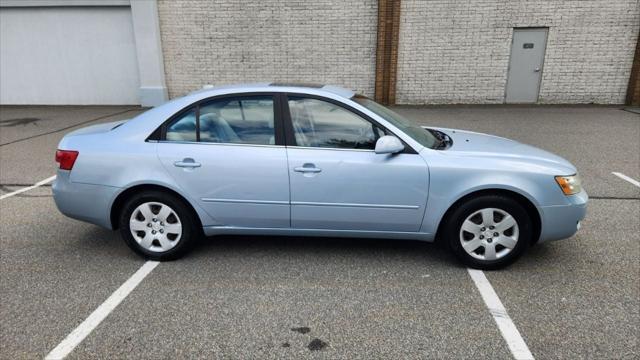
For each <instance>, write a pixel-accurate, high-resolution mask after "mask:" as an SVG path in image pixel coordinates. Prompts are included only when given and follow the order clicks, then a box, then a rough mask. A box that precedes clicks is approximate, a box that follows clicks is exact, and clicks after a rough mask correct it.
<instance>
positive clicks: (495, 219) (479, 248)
mask: <svg viewBox="0 0 640 360" xmlns="http://www.w3.org/2000/svg"><path fill="white" fill-rule="evenodd" d="M519 234H520V233H519V229H518V223H517V222H516V219H515V218H514V217H513V216H511V215H510V214H509V213H508V212H506V211H504V210H501V209H495V208H486V209H481V210H478V211H476V212H474V213H473V214H471V215H469V216H468V217H467V218H466V219H465V221H464V222H463V223H462V226H461V227H460V243H461V244H462V248H463V249H464V250H465V251H466V252H467V254H469V255H471V256H472V257H474V258H476V259H479V260H496V259H500V258H502V257H504V256H505V255H507V254H508V253H510V252H511V251H512V250H513V249H514V248H515V247H516V244H517V243H518V236H519Z"/></svg>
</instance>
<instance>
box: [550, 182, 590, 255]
mask: <svg viewBox="0 0 640 360" xmlns="http://www.w3.org/2000/svg"><path fill="white" fill-rule="evenodd" d="M567 199H568V200H569V204H568V205H557V206H542V207H539V208H538V210H539V212H540V214H541V217H542V218H541V223H542V229H541V232H540V239H539V240H538V242H539V243H542V242H545V241H551V240H560V239H566V238H569V237H571V236H573V235H574V234H575V233H576V232H577V231H578V229H579V228H580V222H581V221H582V220H583V219H584V218H585V216H586V215H587V203H588V202H589V195H587V192H586V191H584V190H583V191H581V192H580V193H578V194H576V195H571V196H567Z"/></svg>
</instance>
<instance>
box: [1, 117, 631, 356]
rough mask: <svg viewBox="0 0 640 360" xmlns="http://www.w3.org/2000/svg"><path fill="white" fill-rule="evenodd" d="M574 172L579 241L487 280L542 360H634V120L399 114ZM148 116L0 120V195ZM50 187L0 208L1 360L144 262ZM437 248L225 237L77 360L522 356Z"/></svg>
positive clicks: (137, 298) (127, 311)
mask: <svg viewBox="0 0 640 360" xmlns="http://www.w3.org/2000/svg"><path fill="white" fill-rule="evenodd" d="M396 110H397V111H398V112H400V113H403V114H405V115H406V116H408V117H411V118H413V119H415V120H416V121H418V122H420V123H421V124H423V125H432V126H441V127H451V128H462V129H467V130H472V131H480V132H487V133H492V134H496V135H500V136H506V137H510V138H513V139H516V140H519V141H523V142H526V143H528V144H531V145H535V146H538V147H541V148H543V149H546V150H549V151H552V152H555V153H557V154H559V155H561V156H563V157H566V158H567V159H569V160H570V161H571V162H573V163H574V164H575V165H576V166H577V167H578V169H579V171H580V173H581V175H582V178H583V181H584V186H585V188H586V189H587V191H588V192H589V194H590V196H591V197H592V199H591V202H590V204H589V213H588V217H587V219H586V220H585V221H584V223H583V226H582V229H581V230H580V231H579V232H578V234H577V235H575V236H574V237H572V238H570V239H567V240H562V241H557V242H551V243H547V244H542V245H538V246H535V247H533V248H531V249H530V250H529V252H528V253H527V254H525V256H524V257H522V258H521V259H520V260H519V261H518V262H516V263H515V264H514V265H512V266H510V267H509V268H507V269H504V270H500V271H492V272H485V275H486V277H487V278H488V280H489V281H490V283H491V285H492V287H493V289H494V290H495V293H496V294H497V296H498V297H499V298H500V300H501V302H502V304H503V305H504V308H505V309H506V311H507V312H508V315H509V316H510V318H511V319H512V321H513V324H514V325H515V327H516V328H517V330H518V331H519V333H520V335H521V337H522V339H523V340H524V342H525V343H526V345H527V346H528V348H529V350H530V351H531V353H532V354H533V355H534V356H535V357H536V358H538V359H550V358H553V359H556V358H563V359H577V358H584V359H610V358H629V359H632V358H638V357H640V344H639V336H640V335H639V334H640V261H639V258H640V187H637V186H635V185H633V184H632V183H630V182H628V181H625V180H623V179H620V178H619V177H616V176H614V175H613V174H612V172H619V173H622V174H625V175H627V176H629V177H631V178H633V179H636V180H640V116H639V115H638V114H634V113H631V112H627V111H623V110H621V107H603V106H455V107H453V106H439V107H396ZM142 111H144V109H140V108H137V107H122V106H120V107H107V106H95V107H93V106H92V107H71V106H69V107H22V106H11V107H7V106H3V107H0V195H6V194H10V193H11V192H12V191H15V190H18V189H21V188H24V187H25V186H29V185H32V184H34V183H36V182H38V181H40V180H43V179H46V178H48V177H50V176H52V175H54V174H55V168H56V164H55V163H54V162H53V154H54V152H55V149H56V145H57V143H58V141H59V140H60V138H61V137H62V136H63V135H64V133H65V132H67V131H71V130H73V129H75V128H77V126H84V125H88V124H93V123H99V122H107V121H115V120H120V119H126V118H130V117H133V116H135V115H136V114H138V113H140V112H142ZM144 263H145V262H144V260H143V259H140V258H139V257H137V256H136V255H134V254H133V253H132V252H131V251H130V250H129V249H128V248H127V247H126V246H125V245H124V243H123V242H122V241H121V240H120V238H119V236H118V234H117V233H113V232H111V231H107V230H103V229H100V228H98V227H95V226H93V225H88V224H84V223H81V222H78V221H75V220H71V219H68V218H66V217H64V216H63V215H61V214H60V213H59V212H58V211H57V209H56V207H55V204H54V203H53V199H52V198H51V189H50V187H49V186H47V185H45V186H40V187H37V188H35V189H32V190H30V191H26V192H24V193H21V194H17V195H15V196H10V197H7V198H4V199H2V200H0V297H1V298H0V319H1V321H0V359H31V358H39V359H41V358H43V357H44V356H45V355H47V354H48V353H49V352H50V351H51V350H52V349H54V348H55V347H56V346H57V345H58V344H60V343H61V342H62V341H63V340H64V339H65V338H66V337H67V336H68V335H69V334H70V333H71V332H72V331H73V330H74V329H75V328H76V327H77V326H78V325H80V324H81V323H82V322H83V321H84V320H85V319H87V317H89V316H90V314H92V312H93V311H94V310H95V309H97V308H99V307H100V306H101V304H103V303H104V302H105V300H107V299H108V298H109V297H110V296H111V295H112V294H113V293H114V291H116V289H118V288H119V287H120V286H121V285H122V284H123V283H125V282H126V281H127V280H128V279H129V278H130V277H131V276H132V275H133V274H134V273H136V271H138V269H139V268H140V267H141V266H142V265H143V264H144ZM492 315H493V314H492V313H491V312H490V311H489V309H488V308H487V305H486V304H485V302H484V301H483V298H482V296H481V294H480V293H479V291H478V289H477V288H476V286H475V284H474V282H473V281H472V279H471V278H470V276H469V273H468V272H467V269H466V268H464V267H462V266H460V265H459V264H458V263H457V262H456V261H455V259H453V258H452V257H451V255H449V254H448V253H447V252H446V251H444V250H442V249H440V248H439V247H438V246H436V245H433V244H427V243H421V242H413V241H393V240H371V239H324V238H297V237H291V238H284V237H244V236H235V237H231V236H228V237H217V238H209V239H206V241H203V242H202V243H201V244H199V246H198V247H197V248H196V249H195V251H194V252H193V253H191V254H190V255H189V256H187V257H186V258H184V259H181V260H179V261H174V262H169V263H161V264H159V265H158V266H157V267H156V268H155V269H153V271H152V272H151V273H149V274H148V275H147V277H146V278H144V279H143V280H142V281H141V282H140V284H139V285H138V286H137V287H136V288H135V289H133V290H132V291H131V292H130V293H129V294H128V296H126V297H124V299H123V300H122V302H121V303H120V304H119V305H118V306H117V307H115V309H113V311H111V312H110V313H109V314H108V316H106V318H105V319H104V320H103V321H102V322H101V323H99V325H98V326H97V327H96V328H95V330H93V331H92V332H91V333H90V334H89V335H88V336H87V337H86V338H84V340H83V341H81V342H80V343H79V345H78V346H77V347H76V348H75V349H74V350H73V351H72V352H71V353H70V354H69V358H78V359H80V358H82V359H84V358H113V359H116V358H117V359H121V358H122V359H124V358H167V359H168V358H172V359H173V358H296V359H297V358H314V359H315V358H318V359H325V358H331V359H335V358H341V359H351V358H362V359H365V358H366V359H369V358H437V359H444V358H450V359H461V358H469V359H470V358H474V359H476V358H492V359H503V358H504V359H509V358H512V357H513V356H512V353H511V352H510V349H509V347H508V345H507V343H506V341H505V339H504V338H503V335H502V334H501V332H500V330H499V329H498V327H497V325H496V322H495V321H494V318H493V316H492Z"/></svg>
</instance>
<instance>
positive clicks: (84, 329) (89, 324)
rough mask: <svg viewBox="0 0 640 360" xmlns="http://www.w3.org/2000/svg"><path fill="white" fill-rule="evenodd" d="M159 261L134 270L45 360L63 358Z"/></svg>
mask: <svg viewBox="0 0 640 360" xmlns="http://www.w3.org/2000/svg"><path fill="white" fill-rule="evenodd" d="M158 264H159V262H157V261H147V262H145V263H144V265H142V266H141V267H140V269H138V271H136V272H135V274H133V275H131V277H130V278H129V279H128V280H127V281H125V282H124V284H122V286H120V287H119V288H118V290H116V291H114V292H113V294H111V296H109V298H108V299H107V300H105V302H103V303H102V304H100V306H98V308H97V309H95V310H94V311H93V312H92V313H91V315H89V317H88V318H86V319H85V320H84V321H83V322H82V323H81V324H80V325H78V327H77V328H75V330H73V331H72V332H71V333H70V334H69V335H68V336H67V337H66V338H65V339H64V340H62V342H61V343H60V344H58V346H56V347H55V349H53V350H51V352H50V353H49V354H48V355H47V356H46V357H45V360H50V359H51V360H53V359H56V360H58V359H64V358H65V357H66V356H67V355H69V353H71V352H72V351H73V349H75V348H76V346H78V344H80V343H81V342H82V340H84V339H85V338H86V337H87V336H88V335H89V334H91V332H92V331H93V329H95V328H96V327H97V326H98V325H100V323H101V322H102V320H104V319H105V318H106V317H107V316H108V315H109V314H110V313H111V312H112V311H113V309H115V308H116V306H118V304H120V302H122V300H124V299H125V298H126V297H127V295H129V293H131V291H133V289H135V288H136V286H138V284H140V282H142V280H144V278H145V277H146V276H147V275H149V273H151V271H152V270H153V269H155V267H156V266H158Z"/></svg>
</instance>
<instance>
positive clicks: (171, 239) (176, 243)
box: [120, 191, 199, 261]
mask: <svg viewBox="0 0 640 360" xmlns="http://www.w3.org/2000/svg"><path fill="white" fill-rule="evenodd" d="M120 234H121V236H122V238H123V239H124V241H125V243H126V244H127V245H128V246H129V247H130V248H131V249H133V250H134V251H135V252H136V253H138V254H140V255H142V256H143V257H145V258H148V259H152V260H160V261H163V260H174V259H177V258H180V257H181V256H183V255H184V254H185V253H187V252H188V251H189V250H190V249H191V247H192V246H193V243H194V242H195V241H196V238H197V236H198V234H199V233H198V231H197V228H196V225H195V222H194V219H193V218H192V215H191V211H189V208H188V207H187V205H186V204H184V202H183V201H182V200H181V199H178V198H176V197H175V196H173V195H171V194H167V193H163V192H158V191H146V192H142V193H140V194H136V195H134V196H133V197H131V198H130V199H129V200H128V201H127V202H126V204H125V205H124V207H123V211H122V213H121V216H120Z"/></svg>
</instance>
